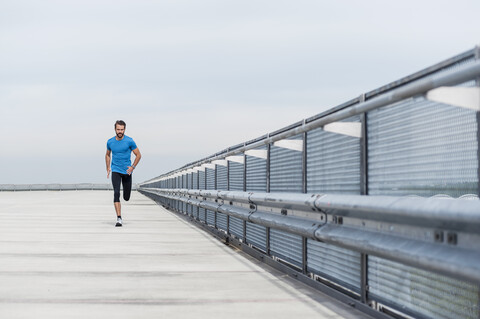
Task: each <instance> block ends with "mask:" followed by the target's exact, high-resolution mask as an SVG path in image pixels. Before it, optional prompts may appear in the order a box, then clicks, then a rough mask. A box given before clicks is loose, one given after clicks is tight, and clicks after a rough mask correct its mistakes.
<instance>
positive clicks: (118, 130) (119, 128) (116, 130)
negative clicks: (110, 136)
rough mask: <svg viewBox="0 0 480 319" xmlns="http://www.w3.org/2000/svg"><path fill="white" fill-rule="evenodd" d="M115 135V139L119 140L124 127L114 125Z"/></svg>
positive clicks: (123, 132)
mask: <svg viewBox="0 0 480 319" xmlns="http://www.w3.org/2000/svg"><path fill="white" fill-rule="evenodd" d="M115 134H117V137H118V138H119V139H122V138H123V135H124V134H125V126H123V125H118V124H117V125H115Z"/></svg>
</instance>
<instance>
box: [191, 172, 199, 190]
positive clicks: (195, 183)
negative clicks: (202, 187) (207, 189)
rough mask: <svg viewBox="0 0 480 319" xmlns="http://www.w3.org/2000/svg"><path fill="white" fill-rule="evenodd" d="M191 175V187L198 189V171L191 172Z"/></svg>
mask: <svg viewBox="0 0 480 319" xmlns="http://www.w3.org/2000/svg"><path fill="white" fill-rule="evenodd" d="M192 175H193V176H192V178H193V181H192V189H198V173H193V174H192Z"/></svg>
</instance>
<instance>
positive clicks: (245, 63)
mask: <svg viewBox="0 0 480 319" xmlns="http://www.w3.org/2000/svg"><path fill="white" fill-rule="evenodd" d="M479 12H480V1H478V0H475V1H467V0H456V1H439V0H435V1H421V0H416V1H411V0H403V1H372V0H363V1H354V0H351V1H347V0H336V1H320V0H296V1H281V0H275V1H274V0H270V1H262V0H255V1H248V0H247V1H229V0H206V1H199V0H171V1H165V0H163V1H161V0H157V1H153V0H152V1H147V0H135V1H133V0H130V1H121V0H116V1H104V0H95V1H90V0H82V1H73V0H70V1H61V0H57V1H53V0H42V1H38V0H36V1H33V0H30V1H28V0H2V1H0V119H1V125H0V141H1V151H0V167H1V169H2V173H1V174H0V184H5V183H81V182H94V183H107V182H109V181H108V180H107V179H106V170H105V160H104V156H105V145H106V141H107V139H108V138H110V137H112V136H114V130H113V124H114V122H115V120H117V119H123V120H124V121H126V122H127V131H126V134H127V135H129V136H131V137H133V138H134V140H135V141H136V142H137V145H138V146H139V148H140V151H141V152H142V155H143V158H142V161H141V163H140V165H139V166H138V168H137V170H136V171H135V173H134V182H142V181H144V180H147V179H150V178H152V177H155V176H158V175H160V174H163V173H166V172H168V171H170V170H172V169H176V168H178V167H180V166H183V165H184V164H186V163H189V162H192V161H195V160H197V159H200V158H204V157H206V156H208V155H211V154H213V153H215V152H218V151H220V150H223V149H225V148H227V147H229V146H232V145H235V144H238V143H241V142H244V141H246V140H250V139H253V138H256V137H258V136H261V135H263V134H265V133H268V132H271V131H274V130H276V129H279V128H281V127H284V126H286V125H289V124H291V123H293V122H296V121H298V120H301V119H303V118H307V117H310V116H313V115H315V114H317V113H320V112H323V111H325V110H327V109H329V108H332V107H334V106H336V105H338V104H341V103H343V102H345V101H347V100H350V99H352V98H355V97H357V96H358V95H360V94H361V93H364V92H367V91H370V90H373V89H375V88H377V87H379V86H381V85H384V84H387V83H388V82H391V81H394V80H397V79H399V78H401V77H403V76H406V75H409V74H411V73H413V72H416V71H418V70H420V69H423V68H425V67H428V66H430V65H432V64H435V63H437V62H440V61H442V60H444V59H447V58H450V57H452V56H454V55H457V54H459V53H462V52H464V51H466V50H469V49H472V48H473V47H474V46H475V45H477V44H479V43H480V24H479V23H478V14H479Z"/></svg>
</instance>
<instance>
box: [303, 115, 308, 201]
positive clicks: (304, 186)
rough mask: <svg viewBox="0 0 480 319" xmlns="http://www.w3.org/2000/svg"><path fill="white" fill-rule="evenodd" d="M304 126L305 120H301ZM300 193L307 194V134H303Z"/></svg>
mask: <svg viewBox="0 0 480 319" xmlns="http://www.w3.org/2000/svg"><path fill="white" fill-rule="evenodd" d="M303 121H304V122H303V123H304V124H305V120H303ZM302 192H303V193H307V132H304V133H303V151H302Z"/></svg>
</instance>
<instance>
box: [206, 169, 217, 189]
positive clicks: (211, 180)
mask: <svg viewBox="0 0 480 319" xmlns="http://www.w3.org/2000/svg"><path fill="white" fill-rule="evenodd" d="M206 173H207V188H205V189H215V170H214V169H210V168H207V169H206Z"/></svg>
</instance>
